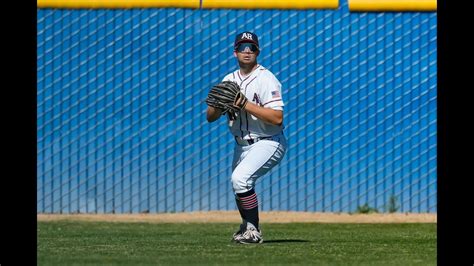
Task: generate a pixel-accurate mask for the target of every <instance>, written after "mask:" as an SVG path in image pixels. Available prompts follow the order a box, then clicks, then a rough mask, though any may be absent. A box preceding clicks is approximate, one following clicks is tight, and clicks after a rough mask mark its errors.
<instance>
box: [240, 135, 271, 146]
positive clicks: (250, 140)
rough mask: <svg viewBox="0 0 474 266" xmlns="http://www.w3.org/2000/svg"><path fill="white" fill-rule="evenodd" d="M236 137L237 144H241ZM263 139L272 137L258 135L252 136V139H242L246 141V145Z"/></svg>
mask: <svg viewBox="0 0 474 266" xmlns="http://www.w3.org/2000/svg"><path fill="white" fill-rule="evenodd" d="M237 138H238V137H235V141H236V142H237V144H239V145H241V144H240V143H239V141H238V140H237ZM264 139H272V137H271V136H270V137H260V138H254V139H242V140H243V141H244V142H245V141H246V142H247V143H248V145H252V144H254V143H257V142H259V141H260V140H264Z"/></svg>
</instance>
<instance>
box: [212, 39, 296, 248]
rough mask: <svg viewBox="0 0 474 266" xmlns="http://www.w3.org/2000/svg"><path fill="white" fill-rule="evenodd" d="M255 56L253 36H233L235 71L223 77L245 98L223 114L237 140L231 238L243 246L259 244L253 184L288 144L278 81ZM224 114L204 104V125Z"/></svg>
mask: <svg viewBox="0 0 474 266" xmlns="http://www.w3.org/2000/svg"><path fill="white" fill-rule="evenodd" d="M259 54H260V48H259V42H258V37H257V35H255V34H254V33H252V32H243V33H240V34H238V35H237V36H236V38H235V42H234V56H235V58H236V59H237V61H238V63H239V69H237V70H236V71H234V72H232V73H230V74H228V75H227V76H225V77H224V79H223V82H228V81H233V82H236V83H237V84H238V85H239V86H240V91H241V92H242V93H243V95H245V97H246V99H245V101H246V103H245V105H244V107H241V109H240V110H239V111H238V112H236V113H235V114H233V115H230V112H227V114H228V115H227V116H226V117H227V120H228V125H229V129H230V132H231V134H232V135H233V136H234V138H235V141H236V145H235V149H234V158H233V163H232V177H231V181H232V187H233V190H234V194H235V200H236V204H237V208H238V209H239V212H240V216H241V217H242V224H241V225H240V228H239V230H238V231H237V232H236V233H234V235H233V237H232V240H233V241H235V242H237V243H242V244H250V243H262V242H263V237H262V231H261V229H260V226H259V215H258V199H257V194H256V193H255V181H256V180H257V179H258V178H259V177H261V176H263V175H264V174H266V173H267V172H268V171H269V170H270V169H272V168H273V167H274V166H276V165H277V164H278V163H279V162H280V161H281V160H282V158H283V156H284V154H285V151H286V145H287V144H286V138H285V137H284V136H283V128H284V126H283V106H284V104H283V99H282V91H281V83H280V82H279V81H278V79H277V78H276V77H275V76H274V75H273V74H272V73H271V72H270V71H269V70H268V69H266V68H265V67H263V66H261V65H259V64H258V63H257V57H258V55H259ZM237 105H238V104H237ZM223 113H225V112H223V110H222V109H219V108H215V107H212V106H210V105H209V104H208V107H207V121H208V122H214V121H216V120H217V119H218V118H219V117H221V115H222V114H223Z"/></svg>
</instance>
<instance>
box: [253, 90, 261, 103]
mask: <svg viewBox="0 0 474 266" xmlns="http://www.w3.org/2000/svg"><path fill="white" fill-rule="evenodd" d="M252 102H254V103H256V104H258V105H260V106H262V101H260V98H259V97H258V95H257V94H256V93H254V94H253V100H252Z"/></svg>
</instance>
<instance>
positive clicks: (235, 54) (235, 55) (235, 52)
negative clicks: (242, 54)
mask: <svg viewBox="0 0 474 266" xmlns="http://www.w3.org/2000/svg"><path fill="white" fill-rule="evenodd" d="M234 57H235V58H237V51H236V50H234Z"/></svg>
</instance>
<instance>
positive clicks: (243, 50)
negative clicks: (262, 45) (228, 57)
mask: <svg viewBox="0 0 474 266" xmlns="http://www.w3.org/2000/svg"><path fill="white" fill-rule="evenodd" d="M258 53H259V50H258V48H257V46H256V45H255V44H253V43H242V44H240V45H239V46H237V48H236V49H235V52H234V55H235V57H237V60H239V62H240V63H243V64H254V63H255V62H256V61H257V56H258Z"/></svg>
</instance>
